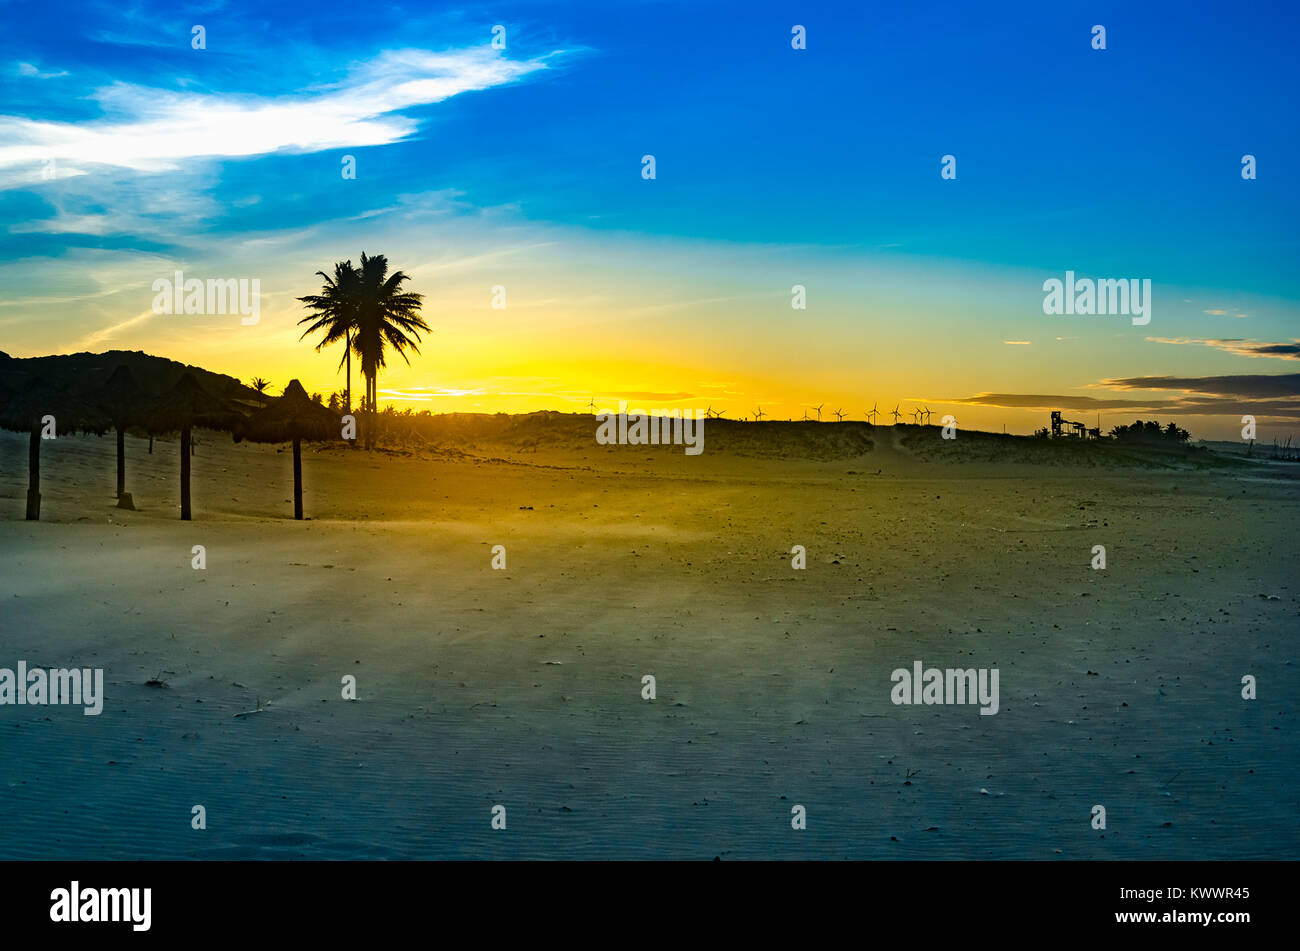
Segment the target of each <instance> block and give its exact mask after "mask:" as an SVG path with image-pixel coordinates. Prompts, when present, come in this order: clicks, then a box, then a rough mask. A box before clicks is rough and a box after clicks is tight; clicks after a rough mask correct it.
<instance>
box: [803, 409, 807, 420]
mask: <svg viewBox="0 0 1300 951" xmlns="http://www.w3.org/2000/svg"><path fill="white" fill-rule="evenodd" d="M803 421H804V422H805V423H806V422H808V411H807V410H804V411H803Z"/></svg>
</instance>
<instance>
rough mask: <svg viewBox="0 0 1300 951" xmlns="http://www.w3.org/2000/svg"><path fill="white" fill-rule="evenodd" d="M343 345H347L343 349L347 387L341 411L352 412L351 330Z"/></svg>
mask: <svg viewBox="0 0 1300 951" xmlns="http://www.w3.org/2000/svg"><path fill="white" fill-rule="evenodd" d="M345 346H346V347H347V349H346V350H344V351H343V355H344V357H346V358H347V361H348V379H347V383H346V387H347V388H346V390H345V393H346V396H345V397H344V401H343V412H344V413H350V412H352V333H351V331H349V332H348V338H347V343H346V345H345Z"/></svg>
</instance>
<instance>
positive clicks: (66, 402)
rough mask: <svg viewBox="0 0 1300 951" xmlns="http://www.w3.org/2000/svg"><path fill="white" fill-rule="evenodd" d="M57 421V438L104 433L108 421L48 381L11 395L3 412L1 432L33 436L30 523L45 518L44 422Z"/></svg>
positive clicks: (0, 413)
mask: <svg viewBox="0 0 1300 951" xmlns="http://www.w3.org/2000/svg"><path fill="white" fill-rule="evenodd" d="M47 416H52V417H53V418H54V427H55V429H54V431H55V435H57V434H58V433H59V432H68V433H70V432H75V431H76V430H77V429H81V430H83V431H87V432H97V433H102V432H103V431H104V429H105V424H106V422H107V421H106V420H104V419H103V418H102V417H101V415H100V414H98V413H96V412H95V411H94V410H92V409H91V408H90V407H88V406H86V405H85V404H84V403H82V402H80V401H79V400H77V399H74V398H73V397H72V396H70V395H69V394H68V393H67V392H66V391H65V390H61V389H59V388H58V387H55V386H54V385H52V384H51V383H49V382H48V381H46V380H44V379H41V378H39V377H38V378H36V379H35V380H32V381H31V382H30V383H28V384H26V385H25V386H22V387H21V388H20V389H18V390H16V391H12V392H10V394H9V396H8V398H7V399H5V401H4V406H3V408H0V429H9V430H12V431H14V432H18V433H30V434H31V441H30V442H29V443H28V453H27V520H28V521H29V522H34V521H36V520H37V519H39V518H40V517H41V430H42V429H44V428H45V424H44V422H43V420H44V419H45V417H47Z"/></svg>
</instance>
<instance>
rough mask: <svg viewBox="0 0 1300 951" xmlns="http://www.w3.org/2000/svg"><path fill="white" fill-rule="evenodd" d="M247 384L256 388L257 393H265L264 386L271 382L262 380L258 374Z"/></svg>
mask: <svg viewBox="0 0 1300 951" xmlns="http://www.w3.org/2000/svg"><path fill="white" fill-rule="evenodd" d="M248 385H249V386H251V387H252V388H253V389H255V390H257V392H258V393H260V394H262V395H265V394H266V388H267V387H268V386H270V385H271V384H270V383H268V382H267V381H266V380H263V379H262V378H261V377H260V376H255V377H253V379H252V381H251V382H249V384H248Z"/></svg>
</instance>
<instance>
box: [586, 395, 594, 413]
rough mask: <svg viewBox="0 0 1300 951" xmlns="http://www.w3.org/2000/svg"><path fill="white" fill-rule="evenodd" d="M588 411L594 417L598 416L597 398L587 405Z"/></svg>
mask: <svg viewBox="0 0 1300 951" xmlns="http://www.w3.org/2000/svg"><path fill="white" fill-rule="evenodd" d="M587 409H589V410H591V413H592V415H593V416H594V415H595V414H596V397H594V396H593V397H592V398H591V402H590V403H588V404H587Z"/></svg>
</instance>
